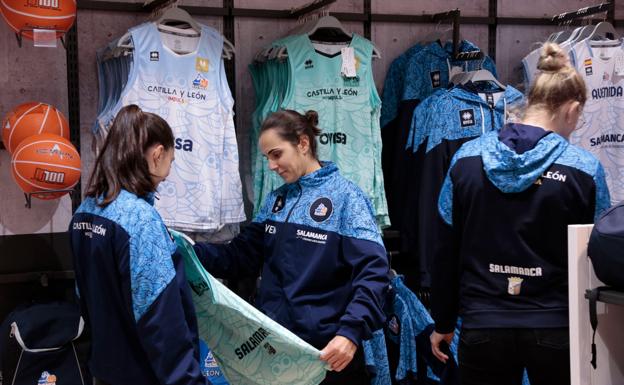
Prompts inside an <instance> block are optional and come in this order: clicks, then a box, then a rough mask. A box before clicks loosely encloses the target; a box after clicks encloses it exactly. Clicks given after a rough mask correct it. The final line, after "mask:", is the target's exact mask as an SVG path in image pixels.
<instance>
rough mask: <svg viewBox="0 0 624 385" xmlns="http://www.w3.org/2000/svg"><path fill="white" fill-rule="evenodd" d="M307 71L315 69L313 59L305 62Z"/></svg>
mask: <svg viewBox="0 0 624 385" xmlns="http://www.w3.org/2000/svg"><path fill="white" fill-rule="evenodd" d="M304 64H305V69H307V70H308V69H310V68H314V63H313V62H312V59H308V60H306V61H305V63H304Z"/></svg>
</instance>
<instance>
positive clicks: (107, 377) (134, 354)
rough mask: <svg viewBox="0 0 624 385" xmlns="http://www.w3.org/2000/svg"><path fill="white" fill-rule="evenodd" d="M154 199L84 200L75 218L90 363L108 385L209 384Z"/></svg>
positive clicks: (178, 267)
mask: <svg viewBox="0 0 624 385" xmlns="http://www.w3.org/2000/svg"><path fill="white" fill-rule="evenodd" d="M152 202H153V200H152V199H149V201H148V200H146V199H143V198H139V197H137V196H136V195H134V194H131V193H129V192H127V191H125V190H122V191H121V192H120V193H119V196H118V197H117V198H116V199H115V200H114V201H112V202H111V203H110V204H109V205H108V206H106V207H104V208H102V207H99V206H98V205H97V204H96V203H97V202H96V199H94V198H87V199H85V200H84V201H83V202H82V204H81V205H80V207H79V208H78V210H77V211H76V214H75V215H74V217H73V218H72V221H71V223H70V227H69V230H70V233H71V246H72V252H73V255H74V270H75V272H76V285H77V288H78V290H79V293H80V304H81V310H82V313H83V316H84V318H85V319H86V320H87V321H88V323H89V326H90V329H91V341H92V350H91V359H90V362H89V367H90V368H91V371H92V373H93V375H94V376H95V377H97V378H99V379H101V380H102V381H105V382H107V383H111V384H148V383H161V382H166V383H171V384H179V385H187V384H205V380H204V377H203V376H202V373H201V371H200V365H199V342H198V337H197V320H196V317H195V310H194V307H193V303H192V299H191V293H190V289H189V286H188V284H187V282H186V277H185V274H184V265H183V263H182V258H181V256H180V255H179V254H178V253H177V252H176V249H177V248H176V245H175V243H174V242H173V241H172V239H171V237H170V235H169V233H168V232H167V229H166V227H165V225H164V223H163V221H162V219H161V217H160V215H159V214H158V212H157V211H156V210H155V209H154V207H153V206H152ZM111 368H115V370H111Z"/></svg>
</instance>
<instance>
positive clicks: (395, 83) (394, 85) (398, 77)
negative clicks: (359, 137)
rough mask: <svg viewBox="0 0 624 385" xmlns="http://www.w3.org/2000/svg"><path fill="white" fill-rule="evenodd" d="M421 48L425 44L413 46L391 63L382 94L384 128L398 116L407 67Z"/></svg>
mask: <svg viewBox="0 0 624 385" xmlns="http://www.w3.org/2000/svg"><path fill="white" fill-rule="evenodd" d="M421 49H423V46H422V45H420V44H417V45H415V46H413V47H412V48H410V49H408V50H407V51H405V52H403V53H402V54H401V55H399V56H398V57H397V58H396V59H394V60H393V61H392V64H390V68H388V72H387V73H386V79H385V80H384V86H383V92H382V94H381V121H380V123H381V127H382V128H383V127H385V126H386V125H387V124H388V123H390V122H391V121H392V120H394V118H395V117H396V116H397V113H398V111H399V103H400V102H401V98H402V96H403V87H404V85H405V67H406V66H407V63H408V62H409V60H410V59H411V58H412V56H414V55H416V54H417V53H418V52H419V51H420V50H421Z"/></svg>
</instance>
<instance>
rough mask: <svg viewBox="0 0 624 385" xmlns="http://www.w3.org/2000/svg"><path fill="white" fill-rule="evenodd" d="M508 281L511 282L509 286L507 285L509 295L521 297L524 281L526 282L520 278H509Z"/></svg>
mask: <svg viewBox="0 0 624 385" xmlns="http://www.w3.org/2000/svg"><path fill="white" fill-rule="evenodd" d="M507 280H508V281H509V284H508V285H507V293H509V294H510V295H520V289H521V287H522V281H524V280H523V279H522V278H520V277H509V278H507Z"/></svg>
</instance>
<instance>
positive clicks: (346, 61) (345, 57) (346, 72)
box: [340, 47, 357, 78]
mask: <svg viewBox="0 0 624 385" xmlns="http://www.w3.org/2000/svg"><path fill="white" fill-rule="evenodd" d="M340 53H341V56H342V68H341V70H340V74H341V75H342V76H344V77H346V78H354V77H356V76H357V73H356V71H355V51H354V50H353V47H345V48H342V49H341V50H340Z"/></svg>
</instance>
